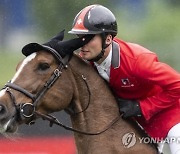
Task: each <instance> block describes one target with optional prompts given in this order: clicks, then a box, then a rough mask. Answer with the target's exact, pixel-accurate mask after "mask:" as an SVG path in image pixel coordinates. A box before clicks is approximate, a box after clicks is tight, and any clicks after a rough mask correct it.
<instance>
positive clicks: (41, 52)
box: [0, 32, 158, 154]
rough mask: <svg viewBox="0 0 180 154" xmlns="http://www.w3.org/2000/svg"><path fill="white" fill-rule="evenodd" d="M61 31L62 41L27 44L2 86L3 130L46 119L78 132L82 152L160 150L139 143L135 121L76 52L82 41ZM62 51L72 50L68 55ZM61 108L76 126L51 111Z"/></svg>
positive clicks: (110, 153)
mask: <svg viewBox="0 0 180 154" xmlns="http://www.w3.org/2000/svg"><path fill="white" fill-rule="evenodd" d="M61 35H62V32H61V34H60V36H58V37H59V38H60V39H59V40H58V41H57V37H56V41H54V40H55V39H52V40H53V41H52V40H51V41H50V42H48V43H46V44H43V45H40V44H38V43H31V44H28V45H26V46H25V47H24V48H23V54H24V55H25V56H26V57H25V58H24V59H23V60H22V61H21V62H19V64H18V65H17V68H16V73H15V75H14V77H13V78H12V80H11V81H10V82H8V83H7V84H6V85H5V87H4V88H3V89H2V90H1V91H0V131H1V133H2V134H5V133H14V132H15V131H16V130H17V128H18V127H19V126H20V125H21V124H25V123H26V124H32V123H33V122H34V121H35V120H36V119H37V118H43V119H46V120H49V121H50V124H51V125H52V124H53V123H55V124H58V125H60V126H62V127H64V128H66V129H69V130H71V131H74V139H75V144H76V147H77V152H78V153H79V154H85V153H86V154H101V153H104V154H116V153H117V154H120V153H122V154H137V153H146V154H155V153H158V151H157V149H156V147H154V146H153V145H151V144H145V143H140V142H139V138H140V137H142V136H143V135H144V134H143V133H142V130H140V129H139V128H137V125H136V124H134V122H132V120H124V119H122V118H121V116H120V113H119V108H118V104H117V101H116V99H115V97H114V95H113V93H112V92H111V90H110V88H109V87H108V85H107V83H106V82H105V81H104V80H103V79H102V78H101V77H100V76H99V75H98V73H97V72H96V70H95V69H94V68H93V67H92V66H91V65H90V64H89V63H88V62H87V61H84V60H83V59H81V58H80V57H79V56H78V55H77V54H74V53H73V52H72V51H74V50H75V49H76V48H79V46H78V45H79V44H81V43H80V42H77V40H75V39H74V40H73V41H76V43H74V42H72V40H70V41H66V42H64V41H62V36H61ZM82 40H83V41H84V38H83V39H81V40H80V41H81V42H82ZM86 40H87V39H86ZM78 41H79V40H78ZM57 42H58V43H57ZM53 44H56V45H53ZM57 44H58V45H57ZM71 44H73V47H72V45H71ZM75 44H78V45H76V47H75ZM81 45H82V44H81ZM69 46H70V47H69ZM57 47H58V49H56V48H57ZM62 50H63V51H66V52H67V51H69V50H72V51H71V52H69V53H66V54H65V56H64V55H63V54H64V52H61V51H62ZM59 51H60V52H59ZM70 53H71V54H70ZM61 110H65V111H66V112H67V113H68V114H69V115H70V118H71V122H72V128H71V127H68V126H64V125H63V124H61V123H60V122H59V121H58V120H57V119H56V118H55V117H53V116H51V115H50V113H53V112H59V111H61Z"/></svg>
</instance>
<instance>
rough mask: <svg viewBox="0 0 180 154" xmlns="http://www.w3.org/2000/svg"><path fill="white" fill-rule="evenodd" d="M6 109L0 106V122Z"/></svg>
mask: <svg viewBox="0 0 180 154" xmlns="http://www.w3.org/2000/svg"><path fill="white" fill-rule="evenodd" d="M6 113H7V108H6V106H4V105H3V104H0V120H2V119H4V118H5V117H6Z"/></svg>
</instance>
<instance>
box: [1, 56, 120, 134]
mask: <svg viewBox="0 0 180 154" xmlns="http://www.w3.org/2000/svg"><path fill="white" fill-rule="evenodd" d="M58 57H60V58H59V59H58V60H59V61H60V64H59V66H58V67H57V68H56V69H55V70H54V72H53V74H52V75H51V77H50V78H49V79H48V80H47V81H46V83H45V84H44V86H43V87H42V88H41V89H40V91H39V92H38V93H37V94H32V93H30V92H29V91H27V90H26V89H24V88H22V87H20V86H18V85H16V84H14V83H11V81H9V82H8V83H7V84H6V85H5V87H4V88H6V92H7V93H8V94H9V96H10V98H11V101H12V103H13V105H14V106H15V108H16V111H17V114H18V115H19V116H18V117H19V120H22V119H23V117H24V118H25V119H28V120H27V123H26V124H29V125H30V124H34V122H35V121H34V120H35V117H36V115H37V116H39V117H41V118H42V119H44V120H48V121H49V122H50V126H52V125H53V124H56V125H59V126H61V127H63V128H65V129H67V130H71V131H73V132H76V133H80V134H84V135H99V134H101V133H103V132H105V131H106V130H108V129H109V128H110V127H111V126H112V125H113V124H115V123H116V122H117V121H118V120H119V119H120V117H121V116H118V117H116V118H115V119H114V120H112V121H111V122H110V124H109V125H107V126H106V127H105V128H104V129H103V130H101V131H99V132H95V133H93V132H84V131H80V130H77V129H74V128H72V127H69V126H66V125H64V124H62V123H61V122H59V121H58V119H57V118H56V117H54V116H52V115H49V114H43V113H40V112H38V111H36V107H37V105H38V102H39V100H40V99H41V98H42V97H43V96H44V95H45V93H46V92H47V91H48V89H50V88H51V87H52V86H53V84H54V83H55V82H56V81H57V80H58V79H59V77H60V76H61V74H62V70H63V69H64V68H67V63H68V61H69V59H70V57H69V55H67V56H65V57H64V59H63V58H61V56H60V55H59V56H58ZM82 79H83V80H84V81H85V84H86V86H87V87H88V84H87V82H86V78H85V77H84V76H83V75H82ZM11 89H14V90H16V91H19V92H20V93H22V94H24V95H25V96H27V97H29V98H30V99H31V100H32V103H21V104H20V105H17V103H16V99H15V97H14V95H13V93H12V91H11ZM88 92H89V102H88V104H87V106H86V108H85V109H84V110H82V111H80V112H77V113H76V114H78V113H82V112H84V111H85V110H86V109H87V108H88V106H89V103H90V95H91V94H90V91H89V87H88Z"/></svg>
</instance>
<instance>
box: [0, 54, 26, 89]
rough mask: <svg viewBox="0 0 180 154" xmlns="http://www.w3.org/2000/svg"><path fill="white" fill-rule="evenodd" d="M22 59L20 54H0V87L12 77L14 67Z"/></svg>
mask: <svg viewBox="0 0 180 154" xmlns="http://www.w3.org/2000/svg"><path fill="white" fill-rule="evenodd" d="M22 58H23V55H21V54H17V53H12V52H0V87H2V86H3V85H4V84H5V83H6V82H7V81H8V80H10V79H11V78H12V77H13V75H14V74H15V71H16V65H17V64H18V62H19V61H20V60H21V59H22Z"/></svg>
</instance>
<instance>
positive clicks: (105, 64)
mask: <svg viewBox="0 0 180 154" xmlns="http://www.w3.org/2000/svg"><path fill="white" fill-rule="evenodd" d="M111 59H112V45H111V49H110V52H109V54H108V56H107V57H106V59H105V60H104V61H103V62H102V63H101V64H98V63H96V62H94V64H95V66H96V67H97V69H98V68H99V67H100V68H101V69H103V70H105V71H106V72H107V71H108V70H109V69H110V66H111ZM107 73H109V72H107Z"/></svg>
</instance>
